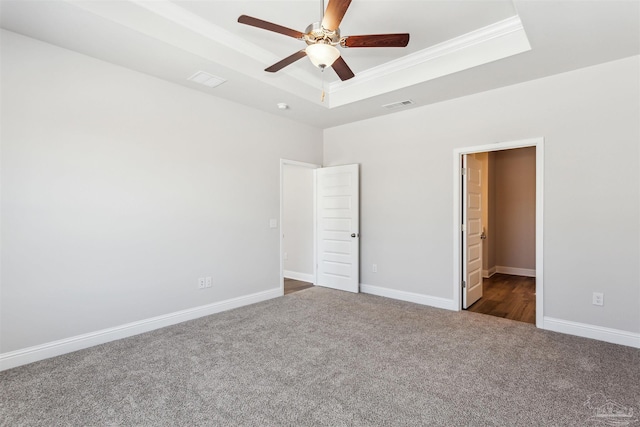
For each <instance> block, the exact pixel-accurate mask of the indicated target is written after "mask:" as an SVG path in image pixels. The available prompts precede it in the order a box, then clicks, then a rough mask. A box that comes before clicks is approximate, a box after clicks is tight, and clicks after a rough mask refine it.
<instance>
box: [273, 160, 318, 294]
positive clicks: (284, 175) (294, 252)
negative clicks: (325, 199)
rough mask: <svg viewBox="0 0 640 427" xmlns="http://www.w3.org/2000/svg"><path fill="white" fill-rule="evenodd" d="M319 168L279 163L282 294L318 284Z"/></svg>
mask: <svg viewBox="0 0 640 427" xmlns="http://www.w3.org/2000/svg"><path fill="white" fill-rule="evenodd" d="M319 167H320V166H319V165H314V164H312V163H304V162H298V161H294V160H284V159H281V160H280V288H281V291H282V295H286V294H289V293H292V292H296V291H300V290H303V289H307V288H309V287H311V286H313V285H314V283H315V269H314V265H315V233H314V224H315V192H314V186H315V184H314V170H315V169H317V168H319Z"/></svg>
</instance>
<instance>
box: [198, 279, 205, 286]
mask: <svg viewBox="0 0 640 427" xmlns="http://www.w3.org/2000/svg"><path fill="white" fill-rule="evenodd" d="M204 286H205V282H204V277H199V278H198V289H204Z"/></svg>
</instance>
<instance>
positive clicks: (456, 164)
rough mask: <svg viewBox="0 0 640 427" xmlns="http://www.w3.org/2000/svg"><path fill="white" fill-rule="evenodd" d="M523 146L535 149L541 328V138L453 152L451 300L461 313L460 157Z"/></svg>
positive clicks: (540, 321)
mask: <svg viewBox="0 0 640 427" xmlns="http://www.w3.org/2000/svg"><path fill="white" fill-rule="evenodd" d="M523 147H535V148H536V326H537V327H538V328H542V327H543V319H544V308H543V303H544V297H543V292H544V257H543V249H544V248H543V245H544V241H543V236H544V233H543V219H544V205H543V202H544V197H543V191H544V138H542V137H539V138H531V139H522V140H518V141H507V142H498V143H495V144H486V145H478V146H475V147H465V148H456V149H454V150H453V300H454V307H457V311H460V310H462V296H461V283H462V268H461V267H462V252H461V250H462V247H461V246H462V241H461V240H462V239H461V238H460V232H461V224H462V205H461V194H462V173H461V170H460V168H461V167H462V166H461V165H462V156H463V155H465V154H473V153H484V152H489V151H499V150H509V149H513V148H523Z"/></svg>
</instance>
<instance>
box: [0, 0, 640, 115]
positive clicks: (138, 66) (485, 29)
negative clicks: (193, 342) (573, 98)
mask: <svg viewBox="0 0 640 427" xmlns="http://www.w3.org/2000/svg"><path fill="white" fill-rule="evenodd" d="M0 7H1V9H0V14H1V16H0V18H1V20H0V23H1V25H2V28H5V29H7V30H10V31H15V32H17V33H20V34H24V35H27V36H30V37H33V38H36V39H39V40H43V41H46V42H49V43H52V44H55V45H58V46H62V47H65V48H68V49H71V50H75V51H78V52H81V53H84V54H87V55H90V56H93V57H95V58H99V59H102V60H105V61H108V62H112V63H114V64H118V65H121V66H124V67H128V68H131V69H134V70H137V71H141V72H144V73H147V74H151V75H154V76H156V77H159V78H162V79H165V80H168V81H171V82H174V83H177V84H180V85H183V86H187V87H190V88H193V89H195V90H200V91H203V92H206V93H209V94H211V95H213V96H219V97H222V98H226V99H229V100H232V101H235V102H239V103H242V104H245V105H248V106H251V107H255V108H258V109H261V110H264V111H268V112H271V113H273V114H278V115H283V116H286V117H290V118H292V119H294V120H298V121H301V122H305V123H308V124H311V125H313V126H317V127H320V128H326V127H331V126H336V125H339V124H343V123H348V122H351V121H356V120H362V119H365V118H369V117H375V116H378V115H382V114H389V113H391V112H394V111H398V110H387V109H384V108H382V105H384V104H388V103H392V102H396V101H402V100H405V99H411V100H413V101H414V102H415V103H414V104H413V105H412V106H409V107H405V108H414V107H416V106H421V105H426V104H430V103H434V102H439V101H443V100H446V99H451V98H456V97H460V96H465V95H469V94H472V93H477V92H481V91H486V90H491V89H494V88H498V87H502V86H506V85H511V84H515V83H520V82H523V81H527V80H531V79H536V78H541V77H545V76H548V75H552V74H557V73H561V72H565V71H570V70H573V69H577V68H582V67H586V66H590V65H595V64H598V63H602V62H606V61H611V60H615V59H619V58H624V57H627V56H632V55H638V54H640V0H622V1H615V0H601V1H580V0H570V1H545V0H535V1H532V0H525V1H521V0H490V1H485V0H470V1H457V0H442V1H432V0H427V1H420V0H413V1H399V0H394V1H377V0H353V2H352V3H351V6H350V8H349V10H348V11H347V13H346V15H345V17H344V20H343V21H342V24H341V26H340V30H341V32H342V35H360V34H378V33H397V32H408V33H410V34H411V40H410V42H409V45H408V46H407V48H363V49H342V50H341V54H342V56H343V57H344V59H345V60H346V61H347V63H348V64H349V66H350V67H351V69H352V70H353V71H354V72H355V73H356V77H355V78H353V79H351V80H349V81H347V82H341V81H340V80H339V79H337V77H336V75H335V73H334V72H333V71H332V70H327V71H326V72H325V73H324V76H323V75H322V73H320V70H319V69H317V68H315V67H313V65H312V64H311V63H310V61H308V59H306V58H303V59H301V60H299V61H297V62H295V63H293V64H292V65H290V66H288V67H286V68H285V69H283V70H281V71H279V72H278V73H275V74H271V73H266V72H264V71H263V70H264V68H266V67H267V66H269V65H272V64H273V63H275V62H277V61H279V60H280V59H282V58H284V57H286V56H288V55H291V54H292V53H294V52H296V51H298V50H300V49H302V48H304V46H305V45H304V43H303V42H301V41H298V40H296V39H293V38H290V37H286V36H283V35H280V34H276V33H271V32H268V31H264V30H261V29H258V28H254V27H249V26H246V25H241V24H238V23H237V18H238V16H240V15H241V14H246V15H250V16H253V17H256V18H260V19H263V20H267V21H271V22H274V23H277V24H280V25H283V26H286V27H289V28H292V29H295V30H298V31H302V32H304V30H305V28H306V27H307V25H309V24H310V23H312V22H315V21H319V20H320V12H321V1H318V0H311V1H309V0H297V1H268V0H258V1H238V0H234V1H217V0H209V1H202V0H200V1H168V0H153V1H139V0H131V1H129V0H121V1H120V0H107V1H99V0H91V1H87V0H82V1H80V0H42V1H34V0H1V2H0ZM199 70H203V71H206V72H209V73H211V74H214V75H216V76H219V77H222V78H224V79H226V80H227V82H226V83H224V84H223V85H221V86H218V87H216V88H208V87H205V86H201V85H197V84H195V83H193V82H189V81H187V78H188V77H189V76H191V75H192V74H194V73H195V72H197V71H199ZM322 79H324V86H325V90H326V91H327V93H328V95H327V99H326V100H325V101H324V102H321V100H320V94H321V87H322V84H323V83H322ZM280 102H285V103H287V104H288V105H289V106H290V108H289V109H287V110H278V109H277V106H276V105H277V103H280Z"/></svg>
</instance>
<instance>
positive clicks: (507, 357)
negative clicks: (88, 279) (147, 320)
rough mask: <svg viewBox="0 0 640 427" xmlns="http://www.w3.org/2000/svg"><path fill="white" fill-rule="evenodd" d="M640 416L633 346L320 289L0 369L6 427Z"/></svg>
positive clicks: (528, 421)
mask: <svg viewBox="0 0 640 427" xmlns="http://www.w3.org/2000/svg"><path fill="white" fill-rule="evenodd" d="M638 412H640V350H638V349H633V348H630V347H624V346H618V345H614V344H608V343H603V342H599V341H594V340H589V339H583V338H578V337H573V336H569V335H563V334H557V333H553V332H548V331H543V330H539V329H536V328H535V326H533V325H529V324H525V323H521V322H516V321H511V320H506V319H500V318H496V317H491V316H486V315H481V314H475V313H467V312H461V313H456V312H450V311H446V310H439V309H435V308H431V307H425V306H421V305H416V304H412V303H406V302H402V301H396V300H391V299H386V298H381V297H376V296H372V295H365V294H350V293H345V292H339V291H333V290H329V289H323V288H311V289H307V290H303V291H300V292H296V293H293V294H291V295H287V296H285V297H281V298H276V299H273V300H269V301H265V302H262V303H259V304H254V305H251V306H247V307H242V308H239V309H235V310H231V311H227V312H224V313H219V314H215V315H212V316H208V317H203V318H200V319H196V320H193V321H189V322H185V323H181V324H178V325H175V326H171V327H167V328H163V329H159V330H156V331H152V332H149V333H145V334H141V335H137V336H134V337H131V338H127V339H123V340H119V341H114V342H111V343H107V344H103V345H99V346H95V347H92V348H89V349H86V350H81V351H77V352H74V353H70V354H66V355H63V356H59V357H55V358H52V359H48V360H43V361H40V362H36V363H32V364H30V365H26V366H22V367H18V368H15V369H11V370H8V371H4V372H1V373H0V424H1V425H3V426H40V425H41V426H57V425H60V426H67V425H69V426H133V425H136V426H236V425H237V426H315V425H318V426H415V425H429V426H463V425H464V426H490V425H496V426H498V425H500V426H519V425H522V426H574V425H575V426H585V425H594V426H595V425H614V424H609V422H613V421H616V422H622V423H623V424H615V425H640V421H638V418H639V417H638ZM625 423H626V424H625Z"/></svg>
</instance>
